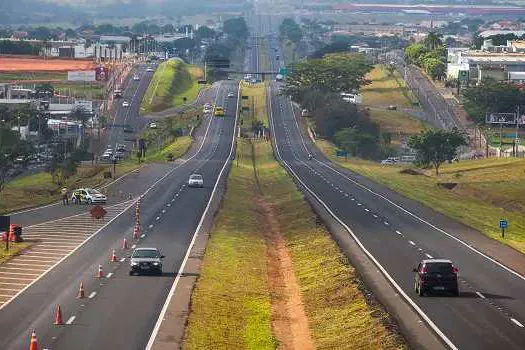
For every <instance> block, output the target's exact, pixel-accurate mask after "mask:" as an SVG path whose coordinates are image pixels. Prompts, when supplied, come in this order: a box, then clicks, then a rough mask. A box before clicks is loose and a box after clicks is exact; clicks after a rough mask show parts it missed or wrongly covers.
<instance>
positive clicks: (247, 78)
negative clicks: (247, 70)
mask: <svg viewBox="0 0 525 350" xmlns="http://www.w3.org/2000/svg"><path fill="white" fill-rule="evenodd" d="M251 78H252V75H251V74H246V75H245V76H244V80H246V81H249V80H250V79H251Z"/></svg>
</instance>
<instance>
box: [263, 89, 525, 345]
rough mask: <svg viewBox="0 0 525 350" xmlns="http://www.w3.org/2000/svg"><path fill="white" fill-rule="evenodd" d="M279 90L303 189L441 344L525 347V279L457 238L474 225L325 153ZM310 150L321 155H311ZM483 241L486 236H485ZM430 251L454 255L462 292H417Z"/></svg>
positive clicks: (274, 103) (287, 149)
mask: <svg viewBox="0 0 525 350" xmlns="http://www.w3.org/2000/svg"><path fill="white" fill-rule="evenodd" d="M278 89H279V85H278V83H272V85H271V87H270V89H269V96H270V101H269V105H270V110H271V113H270V114H271V127H272V128H271V129H272V132H273V135H274V140H275V142H276V144H277V149H278V154H279V155H280V157H281V159H282V160H283V162H284V164H286V166H287V167H288V169H289V170H290V172H293V173H294V174H295V176H296V177H297V178H298V179H299V180H300V181H301V183H302V186H301V188H302V189H303V190H304V191H307V192H310V193H311V194H312V195H314V196H317V198H318V200H319V201H321V202H322V204H323V205H325V206H326V209H328V210H330V211H331V212H332V213H333V215H334V216H335V217H337V218H338V220H340V222H341V223H343V224H345V225H346V226H347V227H348V229H349V234H350V235H353V236H354V239H356V240H359V242H360V243H361V244H362V245H363V247H364V248H365V249H366V250H368V252H369V253H370V255H371V256H372V257H373V258H374V259H375V260H376V262H377V264H378V265H377V266H378V270H383V269H384V272H385V274H388V276H389V277H390V278H391V279H392V281H391V282H392V284H393V285H394V284H396V285H397V286H398V287H399V290H398V293H399V294H401V295H402V296H403V297H404V298H405V300H406V301H407V302H408V303H409V304H411V303H412V304H413V308H414V309H416V308H418V309H419V310H420V311H421V314H424V315H425V317H428V319H429V320H430V322H431V323H432V325H433V326H432V328H433V329H434V331H435V332H436V333H440V332H441V333H442V336H441V337H440V338H441V339H442V340H443V342H444V343H446V344H447V345H448V346H449V347H450V348H459V349H523V348H524V344H525V328H524V326H523V325H524V324H525V278H524V277H523V276H521V275H519V274H518V273H515V272H514V271H512V270H510V269H508V268H506V267H505V266H503V265H500V264H499V263H497V262H495V261H493V260H492V259H490V258H488V257H487V256H485V255H483V254H481V253H478V252H476V251H474V250H473V249H472V247H471V246H469V245H467V244H464V243H463V242H461V241H459V240H458V239H457V238H456V236H457V235H456V233H457V232H455V231H454V229H457V230H458V231H468V230H469V229H468V228H466V227H464V226H462V225H460V224H459V223H457V222H455V221H453V220H451V219H448V218H446V217H444V216H442V215H438V214H437V213H435V212H433V211H432V210H431V209H429V208H425V207H422V206H421V205H420V204H418V203H416V202H414V201H411V200H408V199H406V198H402V197H401V196H399V195H395V194H392V192H391V191H388V190H387V189H385V188H384V187H382V186H380V185H377V184H375V183H373V182H371V181H368V180H366V179H363V178H362V177H360V176H358V175H356V174H353V173H351V172H348V171H346V170H343V169H340V168H339V167H338V166H335V165H334V164H332V163H331V162H330V161H328V160H327V159H326V158H324V157H323V155H322V154H321V153H320V152H319V151H318V150H317V149H316V147H315V145H313V144H312V143H311V142H310V140H309V139H308V137H307V136H306V135H304V134H302V133H301V131H300V128H299V126H298V123H297V120H296V118H295V117H294V111H293V106H292V104H291V102H290V100H288V99H287V98H286V97H284V96H280V95H279V94H278ZM299 118H300V117H299ZM308 153H312V154H314V155H315V158H314V159H313V160H309V159H308ZM363 184H364V185H363ZM392 198H394V199H392ZM442 228H443V229H442ZM477 240H478V241H479V242H483V241H487V240H488V238H485V237H481V235H480V236H479V237H478V238H477ZM500 248H501V249H502V250H508V251H510V250H511V249H510V248H508V247H504V246H503V245H500ZM430 257H434V258H448V259H451V260H452V261H453V262H454V263H455V264H456V266H458V267H459V269H460V275H459V276H460V277H459V280H460V291H461V295H460V296H459V297H450V296H435V297H418V296H417V295H416V293H415V292H414V275H413V273H412V268H414V267H416V266H417V264H418V262H419V261H421V260H422V259H426V258H430Z"/></svg>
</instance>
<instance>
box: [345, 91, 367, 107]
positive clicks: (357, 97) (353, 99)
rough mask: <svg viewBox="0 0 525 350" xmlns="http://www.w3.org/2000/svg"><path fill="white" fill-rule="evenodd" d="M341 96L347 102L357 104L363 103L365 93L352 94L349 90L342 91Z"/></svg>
mask: <svg viewBox="0 0 525 350" xmlns="http://www.w3.org/2000/svg"><path fill="white" fill-rule="evenodd" d="M341 98H342V99H343V101H345V102H350V103H353V104H356V105H358V104H361V103H363V95H361V94H351V93H348V92H341Z"/></svg>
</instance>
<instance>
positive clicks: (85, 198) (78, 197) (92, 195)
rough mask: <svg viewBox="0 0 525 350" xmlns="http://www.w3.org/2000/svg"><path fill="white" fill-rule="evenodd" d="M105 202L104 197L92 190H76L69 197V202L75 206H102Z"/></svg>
mask: <svg viewBox="0 0 525 350" xmlns="http://www.w3.org/2000/svg"><path fill="white" fill-rule="evenodd" d="M106 201H107V197H106V195H105V194H103V193H100V192H99V191H97V190H95V189H93V188H78V189H76V190H74V191H73V194H72V195H71V202H73V203H75V204H103V203H106Z"/></svg>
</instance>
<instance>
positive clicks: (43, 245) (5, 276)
mask: <svg viewBox="0 0 525 350" xmlns="http://www.w3.org/2000/svg"><path fill="white" fill-rule="evenodd" d="M130 203H131V201H126V202H123V203H119V204H116V205H112V206H108V207H105V209H106V211H107V214H106V216H105V218H104V219H103V220H96V219H93V218H92V217H91V214H90V213H89V212H87V213H84V214H79V215H75V216H70V217H67V218H63V219H59V220H53V221H49V222H44V223H41V224H37V225H33V226H28V227H25V228H24V233H23V238H24V240H26V241H30V242H31V241H32V242H34V244H32V245H31V248H29V249H27V250H24V251H22V252H21V254H20V255H18V256H15V257H13V258H12V259H10V260H9V261H8V262H6V263H4V264H2V265H0V306H1V305H3V304H5V303H6V302H7V301H9V300H10V299H12V298H13V297H14V296H15V295H16V294H18V293H19V292H20V291H21V290H23V289H24V288H25V287H26V286H27V285H29V284H30V283H31V282H33V281H34V280H36V279H37V278H38V277H39V276H41V275H42V274H43V273H44V272H46V271H47V270H49V269H50V268H51V267H52V266H54V265H55V264H56V263H57V262H59V261H60V260H61V259H63V258H65V257H66V256H67V255H68V254H70V253H71V252H72V251H73V250H75V249H76V248H77V247H78V246H79V245H81V244H82V243H83V242H84V241H85V240H86V239H88V238H89V237H90V236H91V235H93V234H94V233H95V232H97V231H98V230H99V229H101V228H102V227H103V226H104V225H106V224H107V223H108V221H110V220H112V219H113V218H114V217H116V216H117V215H118V214H119V213H121V212H122V211H123V210H124V209H126V207H128V206H129V204H130ZM90 208H91V207H89V206H86V211H88V210H89V209H90Z"/></svg>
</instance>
